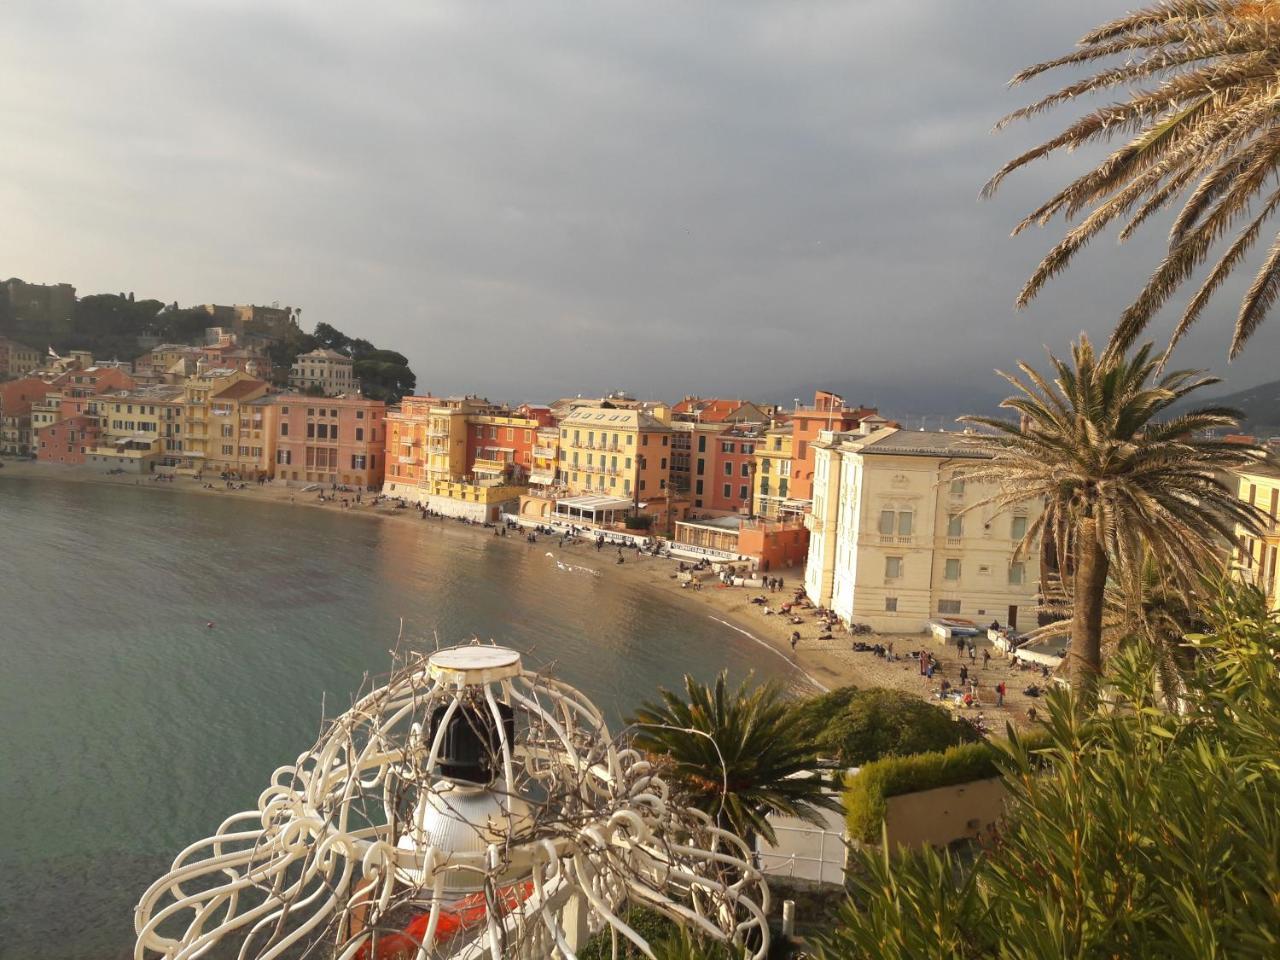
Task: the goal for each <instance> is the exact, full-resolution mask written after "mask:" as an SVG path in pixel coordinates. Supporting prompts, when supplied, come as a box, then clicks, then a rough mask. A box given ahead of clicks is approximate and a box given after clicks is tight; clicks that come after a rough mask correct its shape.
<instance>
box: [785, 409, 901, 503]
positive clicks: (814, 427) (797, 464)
mask: <svg viewBox="0 0 1280 960" xmlns="http://www.w3.org/2000/svg"><path fill="white" fill-rule="evenodd" d="M792 422H793V424H794V427H793V429H792V434H791V437H792V440H791V442H792V468H791V493H790V496H791V498H792V499H793V500H812V499H813V468H814V464H815V463H816V462H817V458H816V454H815V453H814V451H813V446H812V444H813V442H814V441H815V440H817V439H818V434H819V433H820V432H821V431H823V430H834V431H836V432H838V433H845V432H849V431H856V432H858V433H870V432H871V431H873V430H878V429H880V428H881V427H884V426H889V425H890V423H889V421H888V420H886V419H884V417H882V416H880V414H879V413H878V412H877V411H876V409H875V408H874V407H846V406H845V404H844V399H843V398H841V397H839V396H837V395H836V394H834V393H831V392H829V391H827V390H818V391H816V392H815V393H814V395H813V406H811V407H799V408H797V409H796V411H795V413H794V414H793V415H792Z"/></svg>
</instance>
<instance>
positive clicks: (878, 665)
mask: <svg viewBox="0 0 1280 960" xmlns="http://www.w3.org/2000/svg"><path fill="white" fill-rule="evenodd" d="M2 463H3V466H2V467H0V482H3V481H4V480H6V479H19V478H22V479H44V480H59V481H70V482H78V483H96V484H109V485H117V486H131V487H136V488H138V489H149V490H163V491H169V492H180V493H185V494H191V495H197V496H210V497H234V498H238V499H244V500H251V501H258V502H268V503H275V504H279V505H281V506H282V507H292V508H298V509H306V510H328V511H341V512H343V513H346V514H349V515H354V516H360V517H366V518H369V519H371V520H378V521H386V522H395V523H416V524H421V523H433V524H446V525H448V526H449V527H450V528H456V529H458V530H459V531H468V532H470V533H471V534H472V535H474V536H486V537H493V538H494V539H501V540H502V541H503V542H504V543H506V544H509V545H510V547H511V548H512V549H527V550H537V551H539V552H540V553H544V554H545V553H551V554H553V555H554V556H555V557H556V558H558V559H561V560H562V561H563V562H565V563H570V564H575V565H581V566H587V567H590V568H591V569H593V570H597V571H599V573H600V575H601V576H605V577H618V578H626V579H627V580H630V581H632V582H635V583H638V584H643V585H644V586H645V587H646V588H647V589H652V590H654V591H657V592H659V593H662V594H664V595H665V597H667V598H668V599H669V600H670V601H671V602H673V603H675V604H677V605H678V606H680V607H683V608H684V609H686V610H688V612H689V615H690V616H701V617H711V618H713V619H715V620H718V621H719V622H721V623H723V624H724V625H725V626H727V627H729V628H731V629H734V630H737V631H738V632H739V633H742V634H744V635H745V636H747V637H749V638H750V639H752V640H753V641H755V642H757V643H760V644H762V645H764V646H767V647H769V648H770V649H771V650H773V651H774V652H775V653H776V654H777V655H778V656H779V657H781V658H783V659H785V660H787V661H788V663H790V664H792V665H793V666H794V667H796V668H797V669H798V670H799V671H801V672H802V673H803V674H804V675H805V676H807V677H808V679H809V680H810V681H811V682H812V683H813V685H814V686H815V688H818V689H824V690H825V689H833V688H835V687H840V686H846V685H850V684H852V685H854V686H856V687H860V688H866V687H889V688H892V689H895V690H902V691H904V692H906V693H910V694H913V695H916V696H919V697H921V698H922V699H931V698H932V697H933V695H934V694H935V692H936V691H937V690H938V687H939V684H940V683H941V680H942V678H944V677H945V678H947V679H949V680H950V681H951V682H952V684H957V685H958V674H959V670H960V666H961V662H962V661H961V658H960V657H959V655H958V653H957V650H956V648H955V647H954V646H951V647H944V646H943V645H942V644H940V643H939V642H937V641H936V640H934V639H933V638H932V637H931V636H930V635H928V634H926V633H918V634H893V635H885V634H872V635H869V636H863V637H859V638H858V639H859V640H862V641H864V642H866V643H869V644H875V643H881V644H886V643H889V642H892V643H893V646H894V652H895V653H896V654H897V655H898V656H899V657H900V658H901V659H899V660H897V661H895V662H889V661H887V660H885V659H884V658H881V657H877V656H876V655H874V654H872V653H867V652H855V651H854V650H853V649H852V644H853V639H852V638H851V637H850V636H849V635H848V634H846V633H845V632H843V631H842V630H839V629H837V630H836V631H834V634H833V635H832V636H831V637H830V638H829V639H821V638H822V637H823V636H824V635H825V634H827V633H829V632H831V631H828V630H827V628H826V627H825V625H823V624H822V623H821V622H819V621H818V620H817V618H816V617H815V616H814V615H813V611H811V610H801V611H798V612H799V613H800V614H801V615H802V616H803V622H802V623H800V624H793V623H791V621H790V620H789V619H788V618H787V617H786V616H784V615H782V614H781V613H774V614H766V613H765V612H764V611H765V609H766V608H770V609H773V610H775V611H776V610H777V609H778V607H779V605H780V604H782V603H784V602H786V601H787V600H788V599H790V598H791V596H792V595H793V593H794V590H795V589H796V588H798V587H799V586H800V585H801V583H802V581H803V571H802V569H801V568H799V567H794V568H790V569H785V570H777V571H772V575H774V576H779V577H781V578H782V581H783V588H782V589H781V590H779V591H777V592H776V593H770V592H769V591H768V590H767V589H761V588H748V587H724V586H721V585H720V584H719V582H718V580H716V578H715V577H714V576H713V575H712V574H711V573H710V572H709V571H708V572H706V574H705V575H704V576H705V579H704V580H703V587H702V589H700V590H694V589H692V588H682V587H681V585H680V579H679V576H678V563H677V561H674V560H669V559H662V558H655V557H650V556H647V555H637V554H636V552H635V551H634V550H629V551H626V550H624V551H623V554H622V555H623V558H624V560H625V562H624V563H622V564H618V563H617V562H616V557H617V548H616V547H607V546H606V547H605V548H604V549H602V550H599V551H597V550H596V548H595V545H594V544H592V543H587V542H579V543H575V544H566V545H564V546H560V545H559V542H558V538H556V537H550V536H539V537H538V540H537V543H532V544H531V543H529V542H528V541H527V540H526V539H525V537H524V536H523V535H518V534H516V533H514V532H512V533H511V534H509V535H508V536H506V537H494V533H493V530H492V529H488V528H485V527H482V526H474V525H468V524H464V523H462V522H460V521H456V520H450V519H441V518H436V517H428V518H427V519H426V520H423V519H422V516H421V514H420V512H419V511H418V510H417V509H413V508H405V509H397V508H396V505H395V504H394V503H393V502H388V501H383V502H381V503H378V504H376V505H375V504H373V503H372V502H371V501H372V500H373V496H374V495H372V494H362V495H361V502H360V503H356V502H355V494H339V495H338V498H337V499H333V498H329V497H328V495H327V493H326V499H325V500H324V501H321V500H320V497H319V494H318V493H317V492H314V491H313V492H311V493H303V492H302V491H301V490H299V489H297V488H288V487H285V486H284V485H282V484H273V483H266V484H263V485H261V486H259V485H258V484H256V483H250V484H247V485H246V486H245V488H244V489H228V488H227V486H226V484H225V483H224V482H221V481H216V480H215V481H213V482H212V483H211V484H210V485H209V486H206V485H205V484H204V483H203V482H202V481H197V480H194V479H192V478H189V477H178V478H176V479H174V480H173V481H171V482H170V481H159V480H155V479H153V478H152V477H141V478H140V477H135V476H128V475H120V474H117V475H109V474H107V473H105V472H103V471H95V470H91V469H89V468H67V467H63V466H55V465H52V464H40V463H36V462H34V461H26V460H22V461H15V460H5V461H2ZM344 500H345V501H346V505H344V503H343V501H344ZM547 562H548V563H550V562H551V560H550V559H548V561H547ZM761 594H763V595H764V596H765V598H766V600H767V604H765V605H760V604H753V603H752V602H751V600H752V598H753V597H757V596H760V595H761ZM793 631H798V632H799V634H800V640H799V642H798V644H797V645H796V648H795V650H794V651H793V650H792V648H791V635H792V632H793ZM987 646H988V644H987V642H986V640H985V638H983V639H980V640H979V644H978V650H977V658H976V660H970V659H969V658H968V657H967V656H966V657H965V658H964V659H963V663H964V664H966V665H968V666H969V668H970V671H971V672H972V675H974V676H976V677H977V678H978V681H979V689H980V691H981V692H982V700H983V703H982V706H981V712H982V713H983V714H984V716H985V717H986V719H987V722H988V725H989V727H990V728H991V729H992V731H993V732H1000V731H1002V730H1003V729H1004V725H1005V723H1006V721H1011V722H1013V723H1014V724H1015V725H1017V726H1020V727H1021V726H1025V725H1026V723H1027V721H1026V716H1025V714H1026V709H1027V707H1028V706H1029V705H1033V704H1036V703H1038V701H1037V700H1034V699H1031V698H1028V697H1026V696H1024V695H1023V693H1022V691H1023V689H1024V688H1025V687H1027V686H1028V685H1029V684H1032V683H1035V684H1037V685H1039V684H1042V683H1043V681H1042V680H1041V679H1040V677H1039V674H1037V673H1035V672H1033V671H1020V670H1018V669H1016V668H1014V667H1012V666H1010V665H1009V664H1008V663H1007V662H1006V661H1005V660H1004V659H1003V658H1001V657H1000V656H999V655H998V654H996V652H995V651H992V654H993V656H992V659H991V661H990V663H989V664H988V665H987V666H985V667H984V666H983V658H982V652H983V649H984V647H987ZM922 649H927V650H929V651H930V652H932V653H933V655H934V657H935V658H936V659H937V660H938V662H939V664H940V668H941V669H940V671H938V672H935V675H934V678H933V679H932V680H930V679H927V678H926V677H923V676H921V675H920V671H919V667H918V663H917V660H916V658H915V656H914V654H915V652H916V651H919V650H922ZM1001 680H1003V681H1005V684H1006V687H1007V691H1008V692H1007V694H1006V697H1005V705H1004V707H1003V708H998V707H996V706H995V692H994V690H995V686H996V684H997V683H999V682H1000V681H1001ZM972 712H973V713H975V714H976V713H977V712H978V711H977V710H974V711H972Z"/></svg>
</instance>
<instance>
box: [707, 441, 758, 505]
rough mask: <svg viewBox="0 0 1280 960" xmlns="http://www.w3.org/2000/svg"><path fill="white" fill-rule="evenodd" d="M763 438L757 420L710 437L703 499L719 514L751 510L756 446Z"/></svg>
mask: <svg viewBox="0 0 1280 960" xmlns="http://www.w3.org/2000/svg"><path fill="white" fill-rule="evenodd" d="M763 440H764V431H763V429H762V427H761V426H760V425H758V424H741V425H739V426H735V427H733V428H732V429H729V430H725V431H724V432H722V433H720V434H718V435H716V436H715V437H712V438H711V439H710V443H711V445H712V447H713V453H712V456H711V457H710V458H709V460H710V463H711V464H712V469H711V470H710V471H709V473H708V475H707V477H706V480H707V485H706V488H705V489H706V494H705V496H704V499H703V503H704V505H705V506H706V508H707V509H708V510H709V511H711V512H714V513H719V514H730V513H736V514H742V515H744V516H749V515H750V514H751V489H752V486H753V478H754V476H755V470H756V462H755V452H756V447H757V446H758V445H759V444H760V443H762V442H763Z"/></svg>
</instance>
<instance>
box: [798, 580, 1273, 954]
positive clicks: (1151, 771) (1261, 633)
mask: <svg viewBox="0 0 1280 960" xmlns="http://www.w3.org/2000/svg"><path fill="white" fill-rule="evenodd" d="M1201 613H1202V614H1204V615H1205V617H1206V619H1207V620H1208V621H1209V623H1210V624H1211V625H1212V626H1211V632H1210V633H1209V634H1208V635H1207V636H1190V637H1187V638H1186V639H1187V641H1188V642H1189V643H1190V644H1191V646H1192V649H1194V650H1195V651H1196V653H1197V656H1196V663H1195V665H1194V669H1192V670H1191V671H1189V672H1188V674H1187V677H1186V686H1185V690H1184V691H1183V693H1182V696H1181V706H1182V708H1183V709H1181V710H1180V711H1178V712H1171V711H1168V710H1166V709H1165V708H1164V696H1163V692H1162V689H1161V685H1160V682H1159V681H1160V679H1161V676H1162V673H1161V665H1160V661H1159V660H1158V658H1157V656H1156V655H1154V654H1153V653H1152V651H1150V650H1143V649H1140V648H1134V649H1131V650H1127V651H1124V652H1121V653H1120V654H1118V655H1115V656H1113V657H1112V658H1111V660H1110V663H1109V670H1108V675H1107V678H1106V679H1107V685H1108V695H1109V697H1110V698H1114V699H1115V700H1116V701H1117V702H1118V703H1120V704H1123V706H1124V709H1114V710H1107V711H1103V712H1099V713H1095V714H1092V715H1090V714H1089V713H1088V709H1087V707H1086V706H1085V705H1084V704H1083V703H1081V702H1080V701H1079V700H1078V699H1074V698H1073V695H1072V693H1071V692H1070V691H1053V692H1051V693H1050V694H1049V696H1048V698H1047V699H1046V703H1045V710H1044V714H1043V715H1044V717H1045V721H1044V725H1043V727H1042V731H1041V732H1042V741H1041V742H1040V744H1039V745H1038V746H1035V747H1031V746H1029V745H1028V744H1026V743H1024V742H1023V741H1022V738H1020V737H1018V738H1014V739H1013V740H1012V741H1011V742H1010V743H1009V744H1008V745H1007V747H1006V748H1005V749H1004V750H1003V751H1002V754H1003V756H1002V757H1001V758H1000V760H999V766H1000V767H1001V768H1002V770H1003V773H1004V784H1005V786H1006V788H1007V789H1008V792H1009V798H1008V803H1007V807H1006V811H1005V816H1004V819H1003V821H1002V823H1001V825H1000V828H999V831H998V834H997V836H996V838H995V841H994V845H993V846H992V847H991V849H990V850H989V851H987V852H985V853H983V854H981V855H979V856H978V857H977V858H976V859H973V860H962V859H958V858H955V857H952V856H950V855H949V854H946V853H938V852H936V851H934V850H931V849H925V850H918V851H890V850H877V851H874V852H873V851H870V850H863V851H860V852H859V853H857V854H855V855H854V856H853V857H852V862H851V866H850V871H849V876H850V879H851V883H852V890H851V895H850V897H849V898H848V899H847V900H846V902H845V904H844V906H843V907H842V909H841V912H840V915H839V918H838V920H837V921H836V922H835V923H832V924H831V925H830V927H829V928H828V930H827V931H826V932H825V933H823V934H821V935H820V937H819V940H820V948H819V956H820V957H822V958H826V960H854V958H864V957H875V958H877V960H914V958H916V957H948V958H957V960H986V958H989V957H1006V958H1013V957H1019V958H1040V957H1076V958H1085V957H1135V958H1148V957H1149V958H1155V957H1159V958H1161V960H1202V958H1223V960H1225V958H1227V957H1230V958H1232V960H1235V958H1247V960H1252V958H1258V960H1262V958H1264V957H1265V958H1274V957H1277V956H1280V899H1277V897H1276V890H1277V889H1278V881H1277V855H1276V851H1278V850H1280V816H1278V815H1277V811H1276V797H1277V796H1280V760H1277V758H1280V671H1277V670H1276V663H1277V662H1280V623H1277V620H1276V617H1275V616H1274V615H1273V614H1271V613H1269V612H1268V610H1267V604H1266V598H1265V597H1264V596H1263V595H1262V593H1261V592H1260V591H1258V590H1256V588H1238V593H1237V595H1236V596H1228V597H1226V598H1224V599H1222V600H1221V601H1219V602H1215V603H1210V604H1205V605H1203V606H1202V608H1201ZM962 749H969V748H962ZM911 759H912V760H918V759H919V758H911ZM894 762H895V763H900V764H901V763H907V762H904V761H894ZM910 776H911V775H909V774H902V775H895V776H890V775H888V774H881V785H882V787H885V788H887V787H888V786H890V784H889V783H888V782H889V781H893V784H892V785H897V784H898V783H900V782H902V780H905V779H910ZM851 786H852V785H851ZM863 789H864V790H865V787H864V788H863ZM873 799H874V798H873Z"/></svg>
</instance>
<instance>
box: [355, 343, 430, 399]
mask: <svg viewBox="0 0 1280 960" xmlns="http://www.w3.org/2000/svg"><path fill="white" fill-rule="evenodd" d="M352 372H353V373H354V374H355V376H356V378H357V379H358V380H359V381H360V388H361V391H362V392H363V393H364V395H365V396H366V397H371V398H373V399H374V400H385V401H387V402H388V403H395V402H396V401H397V400H399V399H400V398H401V397H403V396H406V395H408V394H411V393H413V390H414V387H416V386H417V384H418V378H417V377H416V376H414V373H413V371H412V370H410V369H409V361H408V359H407V358H406V357H405V356H404V354H401V353H396V352H395V351H394V350H374V351H373V352H372V353H369V354H366V355H365V356H364V357H363V358H362V359H360V360H357V361H356V362H355V364H354V366H353V368H352Z"/></svg>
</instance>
